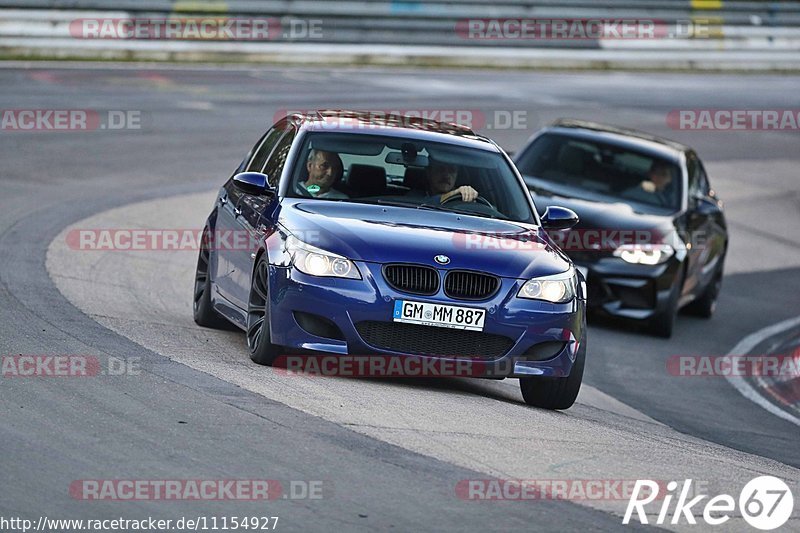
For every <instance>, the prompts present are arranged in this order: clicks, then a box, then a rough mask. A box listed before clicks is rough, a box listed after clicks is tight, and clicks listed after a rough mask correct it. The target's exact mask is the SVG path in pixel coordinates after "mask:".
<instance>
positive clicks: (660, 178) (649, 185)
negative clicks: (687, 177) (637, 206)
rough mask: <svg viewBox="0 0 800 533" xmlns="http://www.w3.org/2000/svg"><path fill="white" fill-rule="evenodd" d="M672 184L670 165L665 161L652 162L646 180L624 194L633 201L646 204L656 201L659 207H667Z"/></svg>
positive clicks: (669, 201)
mask: <svg viewBox="0 0 800 533" xmlns="http://www.w3.org/2000/svg"><path fill="white" fill-rule="evenodd" d="M672 182H673V178H672V170H671V165H670V164H669V163H667V162H666V161H659V160H654V161H653V163H652V164H651V165H650V170H649V171H648V172H647V179H645V180H644V181H642V182H641V183H639V184H638V185H635V186H634V187H631V188H630V189H627V190H626V191H625V192H626V193H627V196H629V197H632V198H633V199H634V200H639V201H643V202H647V203H653V200H657V201H658V203H659V204H661V205H669V204H670V203H671V198H672V191H673V187H672V185H673V183H672Z"/></svg>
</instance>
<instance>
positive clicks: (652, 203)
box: [517, 134, 682, 213]
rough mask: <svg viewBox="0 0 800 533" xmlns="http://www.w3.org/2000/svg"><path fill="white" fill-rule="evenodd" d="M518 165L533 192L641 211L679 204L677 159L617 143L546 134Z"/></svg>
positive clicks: (667, 208)
mask: <svg viewBox="0 0 800 533" xmlns="http://www.w3.org/2000/svg"><path fill="white" fill-rule="evenodd" d="M517 167H518V168H519V171H520V172H521V173H522V174H523V175H524V176H525V182H526V183H527V184H528V186H529V187H530V188H531V189H533V191H534V192H536V193H538V194H545V195H552V194H556V195H559V196H567V197H574V198H581V199H587V200H597V201H613V202H624V203H627V204H629V205H631V207H633V208H634V209H635V210H637V211H640V212H645V213H661V212H673V211H676V210H678V209H679V208H680V205H681V188H682V187H681V173H680V168H679V167H678V165H676V164H675V163H674V162H671V161H668V160H666V159H661V158H658V157H654V156H652V155H649V154H647V153H643V152H638V151H633V150H630V149H628V148H623V147H620V146H615V145H611V144H605V143H601V142H596V141H592V140H587V139H581V138H576V137H570V136H567V135H558V134H545V135H542V136H541V137H539V138H538V139H536V141H535V142H534V143H533V144H532V145H531V146H530V148H528V150H526V151H525V153H524V154H522V156H521V157H520V158H519V162H518V164H517Z"/></svg>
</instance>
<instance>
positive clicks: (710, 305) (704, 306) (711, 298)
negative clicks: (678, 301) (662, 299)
mask: <svg viewBox="0 0 800 533" xmlns="http://www.w3.org/2000/svg"><path fill="white" fill-rule="evenodd" d="M722 270H723V269H722V263H720V267H719V269H718V270H717V272H716V273H715V274H714V279H712V280H711V282H710V283H709V284H708V286H707V287H706V288H705V290H704V291H703V293H702V294H701V295H700V296H699V297H698V298H697V299H696V300H695V301H693V302H692V303H690V304H689V305H687V306H686V312H688V313H691V314H693V315H696V316H699V317H703V318H711V316H712V315H713V314H714V311H716V309H717V298H718V297H719V292H720V290H721V289H722Z"/></svg>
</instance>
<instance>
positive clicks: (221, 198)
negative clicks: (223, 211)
mask: <svg viewBox="0 0 800 533" xmlns="http://www.w3.org/2000/svg"><path fill="white" fill-rule="evenodd" d="M219 203H220V205H225V204H227V203H228V198H226V197H225V196H220V197H219Z"/></svg>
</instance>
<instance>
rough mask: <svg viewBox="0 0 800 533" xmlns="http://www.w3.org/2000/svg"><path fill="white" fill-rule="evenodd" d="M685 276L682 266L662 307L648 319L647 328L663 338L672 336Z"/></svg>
mask: <svg viewBox="0 0 800 533" xmlns="http://www.w3.org/2000/svg"><path fill="white" fill-rule="evenodd" d="M685 278H686V270H685V268H683V269H681V270H680V271H679V272H678V275H677V279H676V280H675V281H674V283H673V285H672V287H671V289H670V292H669V300H668V301H667V303H666V305H665V306H664V309H662V310H661V311H659V312H658V313H656V314H655V315H654V316H653V317H652V318H651V319H650V324H649V330H650V333H652V334H653V335H655V336H657V337H661V338H663V339H669V338H670V337H672V332H673V331H674V329H675V321H676V319H677V317H678V300H679V299H680V296H681V291H682V290H683V281H684V279H685Z"/></svg>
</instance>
